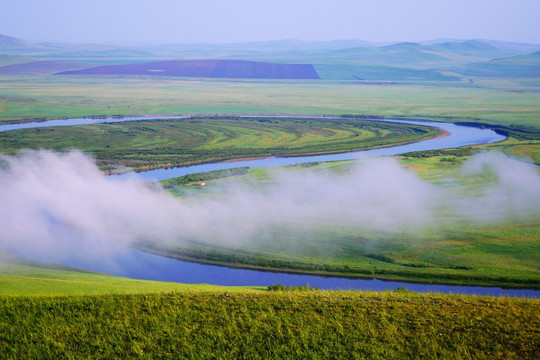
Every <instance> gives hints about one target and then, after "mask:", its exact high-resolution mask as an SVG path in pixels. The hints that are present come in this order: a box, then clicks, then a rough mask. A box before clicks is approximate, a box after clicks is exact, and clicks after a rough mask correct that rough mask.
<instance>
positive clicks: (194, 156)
mask: <svg viewBox="0 0 540 360" xmlns="http://www.w3.org/2000/svg"><path fill="white" fill-rule="evenodd" d="M439 133H440V131H439V130H437V129H433V128H431V127H426V126H420V125H403V124H392V123H374V122H370V121H359V120H355V119H339V120H338V119H322V118H319V119H293V118H280V119H277V118H234V117H231V118H218V117H216V118H211V117H201V118H190V119H161V120H145V121H136V122H123V123H109V124H97V125H81V126H69V127H56V128H37V129H25V130H16V131H8V132H2V133H0V142H1V144H2V145H1V148H0V149H1V150H2V151H3V152H5V153H15V152H17V151H19V150H21V149H43V148H48V149H54V150H66V149H71V148H76V149H80V150H83V151H85V152H90V153H92V154H93V155H94V156H95V157H96V159H97V160H98V164H99V165H100V166H101V167H102V169H104V170H106V169H111V168H112V167H114V166H118V165H120V166H127V167H130V168H134V169H141V168H142V169H144V168H156V167H166V166H173V165H182V164H187V163H194V162H202V161H209V160H220V159H231V158H241V157H253V156H259V157H262V156H273V155H291V154H296V155H298V154H309V153H318V152H336V151H350V150H355V149H365V148H371V147H381V146H389V145H392V144H398V143H405V142H412V141H418V140H421V139H425V138H428V137H434V136H436V135H438V134H439Z"/></svg>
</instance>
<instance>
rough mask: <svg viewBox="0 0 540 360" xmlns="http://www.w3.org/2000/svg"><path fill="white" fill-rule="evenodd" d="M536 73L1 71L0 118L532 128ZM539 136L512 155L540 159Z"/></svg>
mask: <svg viewBox="0 0 540 360" xmlns="http://www.w3.org/2000/svg"><path fill="white" fill-rule="evenodd" d="M539 104H540V83H539V82H538V79H526V78H521V79H487V78H475V77H468V78H462V79H461V81H451V82H449V81H418V82H414V81H397V82H394V83H393V84H389V85H370V84H369V83H362V82H357V81H330V80H317V81H312V80H303V81H293V80H290V81H283V80H280V81H264V80H238V81H231V80H208V79H178V78H166V77H159V76H154V77H148V76H144V77H137V76H132V77H129V76H124V77H121V76H119V77H116V76H110V77H94V78H87V77H62V76H54V75H42V76H23V75H18V76H16V75H13V76H0V123H6V122H13V121H21V120H24V119H43V118H48V119H53V118H64V117H68V118H72V117H82V116H93V115H149V114H150V115H151V114H304V115H320V114H329V115H341V114H354V115H375V116H385V117H408V118H419V119H432V120H437V121H450V122H455V121H474V122H480V123H484V124H491V125H502V126H516V127H532V128H535V129H536V130H538V127H539V122H538V119H539V116H540V105H539ZM539 141H540V140H539V139H538V136H536V137H535V138H534V139H529V140H521V141H520V143H519V144H518V143H514V144H513V145H512V146H513V147H515V149H514V150H512V149H508V151H509V152H511V153H512V154H514V155H518V156H523V157H525V158H527V159H532V160H533V161H535V162H536V163H540V157H539V155H538V153H539V151H540V144H539Z"/></svg>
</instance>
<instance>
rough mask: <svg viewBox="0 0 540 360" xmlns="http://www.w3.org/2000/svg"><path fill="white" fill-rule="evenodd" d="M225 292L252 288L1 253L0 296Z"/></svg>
mask: <svg viewBox="0 0 540 360" xmlns="http://www.w3.org/2000/svg"><path fill="white" fill-rule="evenodd" d="M224 289H227V290H230V291H236V290H238V291H240V290H241V291H248V290H250V289H251V288H249V287H235V288H225V287H222V286H214V285H204V284H196V285H190V284H178V283H170V282H158V281H145V280H134V279H127V278H121V277H116V276H111V275H105V274H99V273H94V272H89V271H83V270H77V269H73V268H69V267H65V266H59V265H48V264H43V263H39V262H34V261H28V260H23V259H20V258H16V257H12V256H8V255H6V254H1V253H0V296H60V295H85V296H86V295H100V294H140V293H144V294H148V293H154V292H159V293H162V292H171V291H203V292H204V291H219V290H224Z"/></svg>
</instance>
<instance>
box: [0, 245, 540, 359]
mask: <svg viewBox="0 0 540 360" xmlns="http://www.w3.org/2000/svg"><path fill="white" fill-rule="evenodd" d="M2 264H3V266H2V267H0V353H1V354H2V356H3V357H6V358H8V359H9V358H17V359H19V358H59V357H67V358H85V357H89V358H94V357H95V358H127V357H142V358H152V359H154V358H160V357H166V358H265V359H267V358H290V357H302V358H329V357H330V358H347V359H350V358H365V357H368V358H375V359H377V358H381V359H394V358H395V359H402V358H407V357H418V356H420V357H428V358H507V359H509V358H520V359H527V358H534V356H535V354H536V351H537V350H538V346H539V344H538V329H539V326H540V323H539V320H538V317H537V316H536V314H537V313H538V311H539V310H540V301H539V300H537V299H513V298H493V297H475V296H455V295H440V294H418V293H409V292H406V291H405V292H404V291H394V292H359V291H345V292H344V291H340V292H334V291H303V292H300V291H271V292H270V291H264V290H263V289H261V288H259V289H257V288H248V287H219V286H206V285H184V284H174V283H159V282H151V281H139V280H131V279H123V278H116V277H112V276H106V275H101V274H96V273H89V272H83V271H78V270H75V269H70V268H65V267H58V266H53V265H44V264H40V263H36V262H28V261H23V260H21V259H16V258H13V257H8V256H6V255H4V256H2Z"/></svg>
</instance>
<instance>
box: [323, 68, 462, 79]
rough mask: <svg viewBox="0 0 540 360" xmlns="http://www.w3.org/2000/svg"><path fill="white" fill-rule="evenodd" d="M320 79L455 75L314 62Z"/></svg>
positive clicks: (452, 77)
mask: <svg viewBox="0 0 540 360" xmlns="http://www.w3.org/2000/svg"><path fill="white" fill-rule="evenodd" d="M314 66H315V69H316V70H317V72H318V73H319V75H320V77H321V78H322V79H328V80H370V81H371V80H383V81H456V80H459V78H458V77H455V76H447V75H443V74H441V73H440V72H438V71H436V70H422V69H407V68H401V67H395V66H376V65H347V64H316V65H314Z"/></svg>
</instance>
